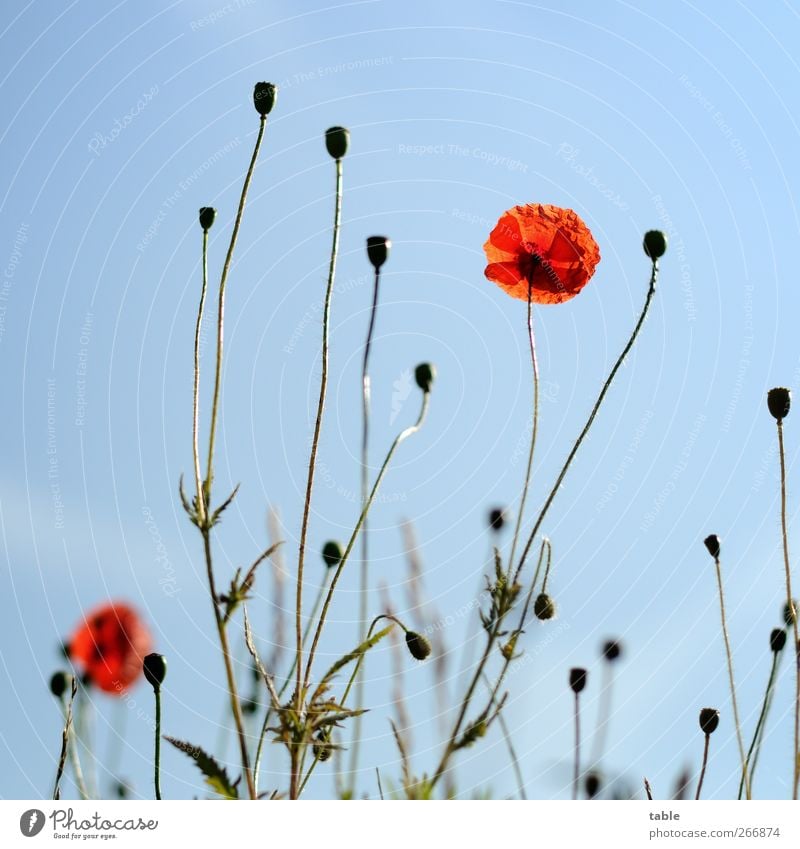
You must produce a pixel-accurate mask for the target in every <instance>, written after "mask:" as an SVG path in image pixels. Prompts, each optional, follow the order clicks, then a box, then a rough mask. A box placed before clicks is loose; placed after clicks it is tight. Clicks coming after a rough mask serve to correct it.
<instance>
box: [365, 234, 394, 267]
mask: <svg viewBox="0 0 800 849" xmlns="http://www.w3.org/2000/svg"><path fill="white" fill-rule="evenodd" d="M391 247H392V240H391V239H390V238H389V237H388V236H368V237H367V258H368V259H369V261H370V262H371V263H372V265H373V267H374V268H375V271H377V270H378V269H379V268H380V267H381V266H382V265H383V264H384V262H386V260H387V259H388V258H389V250H390V248H391Z"/></svg>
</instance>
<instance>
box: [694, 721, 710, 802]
mask: <svg viewBox="0 0 800 849" xmlns="http://www.w3.org/2000/svg"><path fill="white" fill-rule="evenodd" d="M710 742H711V735H710V734H706V742H705V744H704V745H703V766H702V768H701V769H700V778H699V779H698V781H697V792H696V793H695V794H694V798H695V801H697V800H698V799H699V798H700V791H701V790H702V789H703V779H704V778H705V777H706V767H707V766H708V744H709V743H710Z"/></svg>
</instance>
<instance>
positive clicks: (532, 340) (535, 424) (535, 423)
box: [508, 272, 539, 571]
mask: <svg viewBox="0 0 800 849" xmlns="http://www.w3.org/2000/svg"><path fill="white" fill-rule="evenodd" d="M532 299H533V272H531V278H530V279H529V280H528V343H529V345H530V350H531V368H532V371H533V417H532V419H531V445H530V449H529V451H528V466H527V468H526V470H525V483H524V485H523V487H522V497H521V498H520V500H519V510H518V512H517V522H516V525H515V527H514V537H513V539H512V541H511V554H510V556H509V558H508V564H509V571H510V570H511V567H512V566H513V564H514V555H515V554H516V552H517V543H518V542H519V535H520V531H521V529H522V520H523V517H524V515H525V501H526V500H527V498H528V488H529V486H530V482H531V473H532V472H533V455H534V450H535V448H536V434H537V431H538V429H539V363H538V360H537V358H536V336H535V335H534V332H533V303H532Z"/></svg>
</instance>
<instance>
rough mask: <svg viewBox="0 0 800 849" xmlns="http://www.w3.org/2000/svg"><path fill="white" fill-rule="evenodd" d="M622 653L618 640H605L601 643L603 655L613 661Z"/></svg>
mask: <svg viewBox="0 0 800 849" xmlns="http://www.w3.org/2000/svg"><path fill="white" fill-rule="evenodd" d="M621 655H622V643H620V642H619V640H606V642H605V643H604V645H603V657H604V658H605V659H606V660H607V661H609V662H610V663H613V662H614V661H615V660H619V658H620V656H621Z"/></svg>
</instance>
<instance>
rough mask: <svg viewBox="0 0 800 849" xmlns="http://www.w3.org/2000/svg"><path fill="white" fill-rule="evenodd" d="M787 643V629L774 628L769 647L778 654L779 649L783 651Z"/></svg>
mask: <svg viewBox="0 0 800 849" xmlns="http://www.w3.org/2000/svg"><path fill="white" fill-rule="evenodd" d="M785 645H786V631H784V630H783V628H774V629H773V631H772V633H771V634H770V635H769V647H770V649H772V651H774V652H775V654H777V653H778V652H779V651H783V647H784V646H785Z"/></svg>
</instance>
